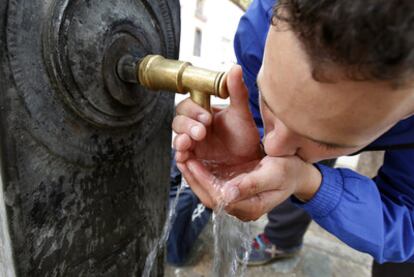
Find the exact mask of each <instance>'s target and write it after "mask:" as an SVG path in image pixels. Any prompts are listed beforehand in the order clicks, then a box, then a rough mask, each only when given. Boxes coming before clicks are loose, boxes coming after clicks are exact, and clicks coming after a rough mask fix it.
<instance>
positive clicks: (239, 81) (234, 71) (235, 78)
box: [227, 65, 249, 111]
mask: <svg viewBox="0 0 414 277" xmlns="http://www.w3.org/2000/svg"><path fill="white" fill-rule="evenodd" d="M227 88H228V90H229V95H230V105H231V106H232V107H233V108H235V109H241V110H243V111H246V110H247V111H249V93H248V91H247V88H246V85H245V84H244V81H243V71H242V69H241V67H240V65H235V66H233V67H232V68H231V69H230V71H229V73H228V75H227Z"/></svg>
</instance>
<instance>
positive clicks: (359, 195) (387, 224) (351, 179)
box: [293, 150, 414, 263]
mask: <svg viewBox="0 0 414 277" xmlns="http://www.w3.org/2000/svg"><path fill="white" fill-rule="evenodd" d="M317 166H318V168H319V170H320V171H321V173H322V177H323V181H322V184H321V187H320V188H319V191H318V192H317V193H316V194H315V196H314V197H313V198H312V199H311V200H310V201H309V202H307V203H300V202H298V201H297V200H295V199H294V200H293V201H294V202H295V203H297V204H298V205H299V206H300V207H302V208H304V209H305V210H306V211H307V212H308V213H309V214H310V215H311V216H312V218H313V219H314V220H315V221H316V222H317V223H318V224H320V225H321V226H322V227H323V228H325V229H326V230H328V231H329V232H330V233H332V234H334V235H335V236H336V237H338V238H339V239H341V240H342V241H343V242H345V243H346V244H348V245H349V246H351V247H352V248H355V249H357V250H359V251H362V252H366V253H369V254H370V255H372V256H373V257H374V258H375V260H376V261H377V262H380V263H382V262H403V261H414V223H413V222H414V150H398V151H387V152H386V154H385V159H384V164H383V166H382V167H381V169H380V171H379V172H378V176H377V177H375V178H374V179H373V180H371V179H369V178H368V177H365V176H362V175H360V174H358V173H356V172H353V171H351V170H348V169H332V168H329V167H325V166H323V165H317Z"/></svg>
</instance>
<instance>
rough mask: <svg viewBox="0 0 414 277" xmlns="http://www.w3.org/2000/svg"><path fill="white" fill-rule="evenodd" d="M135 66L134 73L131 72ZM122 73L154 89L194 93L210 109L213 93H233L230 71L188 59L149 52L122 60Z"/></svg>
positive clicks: (120, 75) (192, 94)
mask: <svg viewBox="0 0 414 277" xmlns="http://www.w3.org/2000/svg"><path fill="white" fill-rule="evenodd" d="M134 68H135V76H136V77H135V78H133V77H131V76H134V73H133V72H131V71H132V70H134ZM117 70H118V75H119V77H120V78H121V79H122V80H123V81H126V82H137V81H138V83H139V84H140V85H142V86H144V87H146V88H148V89H151V90H167V91H172V92H176V93H181V94H186V93H190V96H191V99H193V101H194V102H196V103H197V104H199V105H200V106H202V107H203V108H205V109H206V110H208V111H210V95H214V96H216V97H220V98H223V99H226V98H227V97H228V96H229V93H228V90H227V84H226V73H225V72H216V71H212V70H208V69H203V68H199V67H195V66H192V65H191V64H190V63H188V62H182V61H177V60H170V59H165V58H164V57H162V56H159V55H149V56H146V57H145V58H143V59H142V60H140V61H137V62H135V66H132V67H131V58H128V57H127V58H122V59H121V60H120V61H119V63H118V67H117Z"/></svg>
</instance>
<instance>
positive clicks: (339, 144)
mask: <svg viewBox="0 0 414 277" xmlns="http://www.w3.org/2000/svg"><path fill="white" fill-rule="evenodd" d="M256 87H257V89H258V91H259V95H260V97H261V99H262V101H263V104H264V105H265V106H266V108H267V109H269V110H270V111H271V112H272V114H273V115H274V116H276V113H275V112H274V111H273V109H272V108H271V107H270V106H269V103H268V102H267V101H266V98H265V97H264V95H263V93H262V89H261V86H260V83H259V80H258V79H256ZM298 134H299V135H300V136H302V137H305V138H307V139H309V140H311V141H313V142H316V143H318V144H322V145H325V146H328V147H332V148H356V147H359V146H358V145H349V144H342V143H335V142H327V141H322V140H318V139H315V138H312V137H309V136H306V135H303V134H300V133H298Z"/></svg>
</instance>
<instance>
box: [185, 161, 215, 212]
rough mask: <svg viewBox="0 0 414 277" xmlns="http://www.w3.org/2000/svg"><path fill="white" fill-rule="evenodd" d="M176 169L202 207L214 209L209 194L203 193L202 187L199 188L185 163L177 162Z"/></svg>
mask: <svg viewBox="0 0 414 277" xmlns="http://www.w3.org/2000/svg"><path fill="white" fill-rule="evenodd" d="M177 167H178V169H179V170H180V171H181V173H182V175H183V177H184V179H185V180H186V182H187V184H188V185H189V186H190V187H191V190H192V191H193V192H194V193H195V194H196V195H197V196H198V198H199V199H200V201H201V202H202V203H203V204H204V206H206V207H208V208H214V201H213V199H212V198H211V197H210V195H209V193H208V192H207V191H205V190H204V188H203V187H202V186H200V184H199V183H198V182H197V180H196V179H195V178H194V175H193V174H192V173H191V171H190V170H189V169H188V167H187V165H186V164H185V163H178V162H177Z"/></svg>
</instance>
